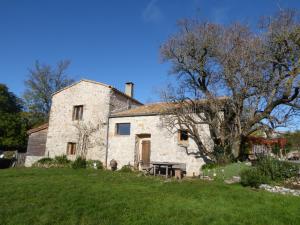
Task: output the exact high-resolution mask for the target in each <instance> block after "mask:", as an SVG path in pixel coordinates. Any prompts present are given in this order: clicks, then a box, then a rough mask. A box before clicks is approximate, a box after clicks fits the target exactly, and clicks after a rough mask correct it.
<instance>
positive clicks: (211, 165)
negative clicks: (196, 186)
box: [201, 162, 218, 170]
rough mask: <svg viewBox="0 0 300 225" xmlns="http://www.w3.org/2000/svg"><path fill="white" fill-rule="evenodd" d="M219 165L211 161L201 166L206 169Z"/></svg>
mask: <svg viewBox="0 0 300 225" xmlns="http://www.w3.org/2000/svg"><path fill="white" fill-rule="evenodd" d="M217 167H218V164H217V163H213V162H211V163H206V164H204V165H203V166H202V167H201V169H202V170H205V169H214V168H217Z"/></svg>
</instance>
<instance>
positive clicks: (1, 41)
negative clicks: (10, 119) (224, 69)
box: [0, 0, 300, 103]
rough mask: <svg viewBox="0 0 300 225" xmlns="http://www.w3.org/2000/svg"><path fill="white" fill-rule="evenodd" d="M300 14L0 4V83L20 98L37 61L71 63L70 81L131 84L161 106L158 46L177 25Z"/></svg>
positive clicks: (269, 4)
mask: <svg viewBox="0 0 300 225" xmlns="http://www.w3.org/2000/svg"><path fill="white" fill-rule="evenodd" d="M287 7H288V8H296V9H298V10H300V0H248V1H246V0H219V1H217V0H208V1H206V0H185V1H184V0H126V1H125V0H118V1H117V0H107V1H104V0H103V1H101V0H98V1H96V0H95V1H91V0H85V1H83V0H82V1H78V0H69V1H67V0H47V1H46V0H35V1H33V0H18V1H17V0H0V83H5V84H7V86H8V87H9V88H10V90H11V91H13V92H15V93H16V94H17V95H18V96H21V95H22V93H23V92H24V80H25V79H26V77H27V75H28V68H30V67H32V66H33V64H34V62H35V60H39V61H40V62H41V63H47V64H55V63H56V62H57V61H59V60H61V59H69V60H71V62H72V64H71V66H70V68H69V70H68V73H69V74H70V75H71V77H73V78H75V79H76V80H79V79H81V78H87V79H91V80H96V81H100V82H104V83H107V84H111V85H113V86H115V87H117V88H119V89H120V90H123V89H124V83H125V82H127V81H132V82H134V83H135V84H136V87H135V97H136V98H137V99H139V100H141V101H142V102H145V103H147V102H151V101H158V100H159V96H158V95H157V93H156V92H157V90H159V89H160V88H161V87H163V86H165V85H166V84H167V83H168V81H169V80H170V79H171V78H170V76H168V69H169V65H167V64H162V63H161V62H160V60H159V46H160V45H161V44H162V43H163V42H164V41H165V40H166V39H167V38H168V36H170V35H171V34H172V33H174V32H175V31H176V21H177V20H178V19H181V18H190V17H193V18H199V19H203V20H209V21H213V22H218V23H224V24H226V23H229V22H231V21H236V20H240V21H244V22H247V23H249V24H250V25H252V26H254V25H255V24H256V22H257V20H258V18H259V17H260V16H261V15H271V14H272V13H273V12H275V11H277V10H278V9H279V8H287Z"/></svg>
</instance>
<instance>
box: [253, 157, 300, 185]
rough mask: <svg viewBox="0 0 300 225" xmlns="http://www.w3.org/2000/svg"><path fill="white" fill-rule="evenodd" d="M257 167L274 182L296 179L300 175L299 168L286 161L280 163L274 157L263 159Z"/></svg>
mask: <svg viewBox="0 0 300 225" xmlns="http://www.w3.org/2000/svg"><path fill="white" fill-rule="evenodd" d="M256 167H257V169H258V170H260V172H261V173H262V174H263V175H265V176H267V177H269V178H270V179H271V180H273V181H282V180H284V179H287V178H291V177H295V176H297V174H298V170H299V166H298V165H296V164H293V163H290V162H286V161H279V160H277V159H274V158H272V157H261V158H259V159H258V162H257V164H256Z"/></svg>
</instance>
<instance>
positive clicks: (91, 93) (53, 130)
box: [46, 80, 111, 161]
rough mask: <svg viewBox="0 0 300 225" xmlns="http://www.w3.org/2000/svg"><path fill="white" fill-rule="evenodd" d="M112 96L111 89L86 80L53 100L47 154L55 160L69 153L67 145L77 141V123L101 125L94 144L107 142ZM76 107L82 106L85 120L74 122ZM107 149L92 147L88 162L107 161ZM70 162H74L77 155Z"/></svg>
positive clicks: (95, 145)
mask: <svg viewBox="0 0 300 225" xmlns="http://www.w3.org/2000/svg"><path fill="white" fill-rule="evenodd" d="M110 94H111V88H109V87H108V86H105V85H101V84H98V83H93V82H89V81H84V80H83V81H80V82H79V83H77V84H75V85H73V86H70V87H68V88H66V89H64V90H62V91H60V92H58V93H56V94H55V95H54V96H53V98H52V107H51V112H50V119H49V128H48V136H47V143H46V155H48V154H49V156H50V157H54V156H57V155H63V154H66V153H67V152H66V151H67V143H68V142H76V143H77V142H78V129H77V128H76V124H78V123H82V124H93V125H98V124H99V125H100V128H101V129H100V130H99V131H98V132H96V133H94V135H93V140H92V142H94V141H97V142H98V141H99V140H103V141H105V140H106V130H107V127H106V126H107V117H108V115H109V104H110ZM75 105H83V119H82V121H73V120H72V114H73V106H75ZM105 150H106V148H105V146H104V145H101V146H99V145H98V144H93V145H92V146H91V147H90V148H89V149H88V154H87V159H98V160H101V161H104V159H105ZM70 159H74V156H73V157H72V156H71V157H70Z"/></svg>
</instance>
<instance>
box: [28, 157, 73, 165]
mask: <svg viewBox="0 0 300 225" xmlns="http://www.w3.org/2000/svg"><path fill="white" fill-rule="evenodd" d="M70 162H71V161H70V160H68V159H67V156H66V155H62V156H56V157H55V158H54V159H52V158H49V157H46V158H42V159H40V160H38V161H37V162H35V163H34V164H33V165H32V166H33V167H41V168H63V167H69V166H70Z"/></svg>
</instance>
